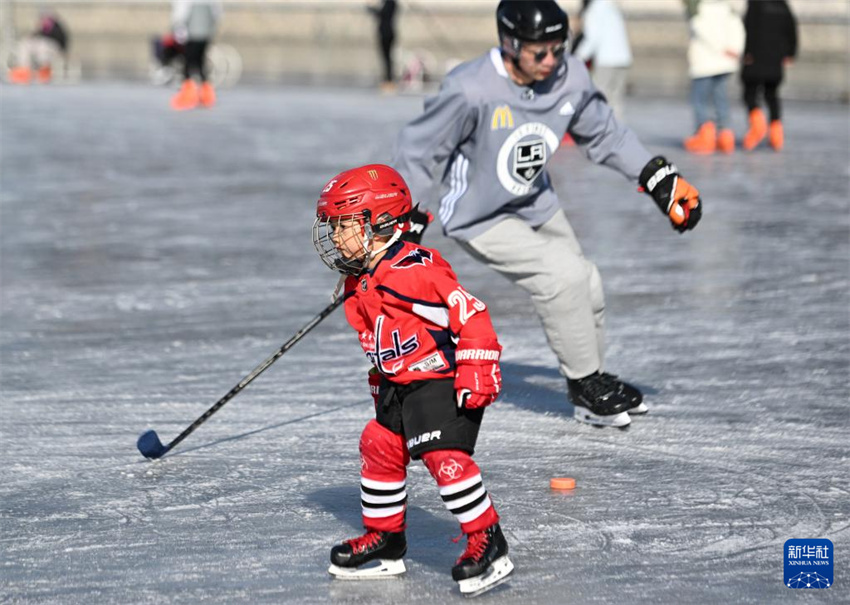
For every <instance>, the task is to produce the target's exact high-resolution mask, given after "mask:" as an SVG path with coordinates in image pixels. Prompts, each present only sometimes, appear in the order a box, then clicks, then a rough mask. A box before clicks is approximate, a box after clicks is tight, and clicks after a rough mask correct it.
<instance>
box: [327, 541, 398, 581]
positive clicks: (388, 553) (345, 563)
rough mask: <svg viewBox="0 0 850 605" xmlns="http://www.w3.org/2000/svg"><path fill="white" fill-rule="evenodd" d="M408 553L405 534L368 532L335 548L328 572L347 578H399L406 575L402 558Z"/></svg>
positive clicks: (332, 551)
mask: <svg viewBox="0 0 850 605" xmlns="http://www.w3.org/2000/svg"><path fill="white" fill-rule="evenodd" d="M406 552H407V539H406V538H405V536H404V532H403V531H400V532H388V531H367V532H366V533H365V534H364V535H362V536H360V537H359V538H353V539H351V540H346V541H345V542H343V543H342V544H337V545H336V546H334V547H333V548H332V549H331V566H330V568H328V571H329V572H330V573H331V574H332V575H335V576H337V577H339V578H346V579H349V578H351V579H362V578H382V577H389V576H397V575H399V574H402V573H404V572H405V567H404V561H403V560H402V557H403V556H404V555H405V553H406Z"/></svg>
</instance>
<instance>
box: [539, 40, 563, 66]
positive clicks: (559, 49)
mask: <svg viewBox="0 0 850 605" xmlns="http://www.w3.org/2000/svg"><path fill="white" fill-rule="evenodd" d="M566 50H567V45H566V44H558V45H557V46H551V47H549V48H544V49H543V50H541V51H538V52H536V53H534V54H533V55H532V57H533V58H534V62H535V63H540V62H542V61H543V59H545V58H546V55H548V54H549V53H550V52H551V53H552V56H553V57H555V59H556V60H558V61H560V59H561V57H563V56H564V52H566Z"/></svg>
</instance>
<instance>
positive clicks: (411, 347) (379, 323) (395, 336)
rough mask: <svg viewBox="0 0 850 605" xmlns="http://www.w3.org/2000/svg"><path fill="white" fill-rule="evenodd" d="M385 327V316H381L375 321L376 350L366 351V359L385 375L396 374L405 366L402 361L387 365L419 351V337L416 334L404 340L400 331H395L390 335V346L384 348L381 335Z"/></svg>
mask: <svg viewBox="0 0 850 605" xmlns="http://www.w3.org/2000/svg"><path fill="white" fill-rule="evenodd" d="M383 327H384V316H383V315H379V316H378V318H377V319H376V320H375V348H374V349H373V350H372V351H366V357H367V358H368V359H369V361H371V362H372V365H374V366H376V367H377V368H378V369H379V370H380V371H381V372H383V373H384V374H395V373H396V372H398V371H399V370H401V368H402V367H403V366H404V364H403V362H402V361H398V362H397V363H393V364H392V365H391V366H389V367H388V366H387V363H389V362H392V361H394V360H397V359H399V358H401V357H405V356H407V355H410V354H411V353H413V352H414V351H416V350H417V349H419V337H418V336H417V335H416V334H414V335H413V336H411V337H410V338H406V339H402V336H401V331H400V330H393V331H392V332H391V333H390V343H388V344H389V346H387V347H384V346H382V343H381V333H382V330H383Z"/></svg>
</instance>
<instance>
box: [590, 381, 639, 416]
mask: <svg viewBox="0 0 850 605" xmlns="http://www.w3.org/2000/svg"><path fill="white" fill-rule="evenodd" d="M601 375H602V377H603V378H606V379H608V380H613V381H614V382H616V383H617V384H619V385H620V390H621V392H622V393H623V395H625V396H626V399H628V400H629V404H630V405H631V407H630V408H629V409H628V412H629V415H631V414H646V413H647V412H648V411H649V408H648V407H646V404H645V403H644V402H643V393H641V392H640V389H639V388H637V387H636V386H634V385H632V384H629V383H628V382H623V381H622V380H618V379H617V375H616V374H609V373H608V372H602V373H601Z"/></svg>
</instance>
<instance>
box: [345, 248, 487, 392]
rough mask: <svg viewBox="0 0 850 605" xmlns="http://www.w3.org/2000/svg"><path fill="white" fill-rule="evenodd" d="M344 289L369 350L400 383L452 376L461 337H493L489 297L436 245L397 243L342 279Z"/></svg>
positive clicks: (353, 319) (348, 309)
mask: <svg viewBox="0 0 850 605" xmlns="http://www.w3.org/2000/svg"><path fill="white" fill-rule="evenodd" d="M344 296H345V315H346V318H347V319H348V323H350V324H351V326H352V327H353V328H354V329H355V330H357V333H358V334H359V335H360V346H362V347H363V351H364V352H365V353H366V357H368V358H369V361H371V362H372V363H373V364H374V365H375V367H376V368H378V371H380V372H381V373H382V374H383V375H384V376H386V377H387V378H388V379H389V380H391V381H392V382H396V383H399V384H408V383H410V382H413V381H414V380H429V379H435V378H451V377H453V376H454V375H455V349H456V348H457V344H458V342H460V341H461V340H463V339H465V338H492V339H494V340H495V339H496V333H495V331H494V330H493V324H492V322H491V321H490V314H489V312H488V311H487V307H486V306H485V305H484V303H483V302H481V301H480V300H478V299H477V298H475V297H474V296H472V295H471V294H469V293H468V292H467V291H466V290H464V289H463V287H461V285H460V284H459V283H458V281H457V276H456V275H455V274H454V271H452V268H451V265H449V263H448V262H446V261H445V260H443V257H442V256H440V253H439V252H437V251H436V250H432V249H430V248H424V247H422V246H419V245H417V244H412V243H408V242H398V243H396V244H393V245H392V246H391V247H390V248H389V249H388V250H387V252H386V254H385V255H384V257H383V258H382V259H381V261H380V262H379V263H378V265H377V266H376V267H375V268H374V269H373V270H371V271H367V272H366V273H363V274H362V275H360V276H357V277H354V276H350V277H348V278H347V279H346V280H345V294H344Z"/></svg>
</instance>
